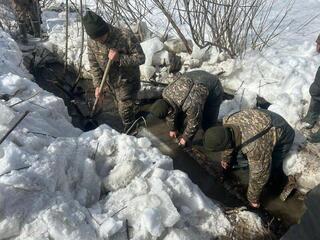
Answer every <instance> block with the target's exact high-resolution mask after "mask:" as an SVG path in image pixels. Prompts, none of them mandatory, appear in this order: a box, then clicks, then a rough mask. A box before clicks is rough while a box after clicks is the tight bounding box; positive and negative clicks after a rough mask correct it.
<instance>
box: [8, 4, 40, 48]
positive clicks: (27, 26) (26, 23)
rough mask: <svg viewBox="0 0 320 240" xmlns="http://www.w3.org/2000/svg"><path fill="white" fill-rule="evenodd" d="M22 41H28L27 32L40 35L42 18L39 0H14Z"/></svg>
mask: <svg viewBox="0 0 320 240" xmlns="http://www.w3.org/2000/svg"><path fill="white" fill-rule="evenodd" d="M12 3H13V7H14V9H15V12H16V17H17V20H18V25H19V29H20V32H21V34H22V41H23V42H24V43H26V42H27V33H30V34H32V35H34V36H35V37H40V35H41V18H40V8H39V1H38V0H12Z"/></svg>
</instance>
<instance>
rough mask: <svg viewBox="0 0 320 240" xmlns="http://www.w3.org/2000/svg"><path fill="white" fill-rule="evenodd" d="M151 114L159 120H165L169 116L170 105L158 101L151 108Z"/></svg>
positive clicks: (161, 100) (160, 100)
mask: <svg viewBox="0 0 320 240" xmlns="http://www.w3.org/2000/svg"><path fill="white" fill-rule="evenodd" d="M150 112H151V113H152V114H153V115H154V116H155V117H157V118H160V119H163V118H165V117H166V116H167V115H168V112H169V104H168V103H167V102H166V101H165V100H163V99H159V100H157V101H156V102H155V103H154V104H153V105H152V106H151V108H150Z"/></svg>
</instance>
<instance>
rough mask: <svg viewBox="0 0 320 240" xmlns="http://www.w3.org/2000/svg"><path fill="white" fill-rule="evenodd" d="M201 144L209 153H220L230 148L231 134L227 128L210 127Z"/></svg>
mask: <svg viewBox="0 0 320 240" xmlns="http://www.w3.org/2000/svg"><path fill="white" fill-rule="evenodd" d="M203 144H204V147H205V148H206V150H208V151H210V152H221V151H224V150H227V149H231V148H232V145H233V144H232V133H231V130H230V129H229V128H228V127H222V126H219V127H211V128H209V129H208V130H207V131H206V132H205V134H204V139H203Z"/></svg>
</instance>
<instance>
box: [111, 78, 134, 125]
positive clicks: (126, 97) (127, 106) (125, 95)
mask: <svg viewBox="0 0 320 240" xmlns="http://www.w3.org/2000/svg"><path fill="white" fill-rule="evenodd" d="M120 82H121V83H120V84H116V86H112V85H109V89H110V91H111V93H112V95H113V98H114V101H115V103H116V105H117V107H118V112H119V115H120V118H121V120H122V124H123V125H124V131H126V130H127V129H128V128H130V126H131V125H132V124H133V122H134V121H135V118H136V104H135V101H136V99H137V94H138V91H139V89H140V82H139V81H128V80H127V79H121V81H120Z"/></svg>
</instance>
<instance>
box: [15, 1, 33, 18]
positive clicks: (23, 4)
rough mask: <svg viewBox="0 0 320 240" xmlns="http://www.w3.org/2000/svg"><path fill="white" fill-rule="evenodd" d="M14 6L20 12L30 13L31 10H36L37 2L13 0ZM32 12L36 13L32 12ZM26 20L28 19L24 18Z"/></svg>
mask: <svg viewBox="0 0 320 240" xmlns="http://www.w3.org/2000/svg"><path fill="white" fill-rule="evenodd" d="M12 4H13V8H14V9H15V11H16V12H17V13H18V14H22V13H25V14H30V11H35V6H36V4H37V2H36V1H35V0H12ZM32 14H34V13H33V12H32ZM24 21H26V19H24Z"/></svg>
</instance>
